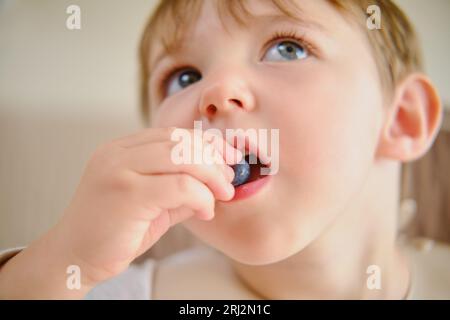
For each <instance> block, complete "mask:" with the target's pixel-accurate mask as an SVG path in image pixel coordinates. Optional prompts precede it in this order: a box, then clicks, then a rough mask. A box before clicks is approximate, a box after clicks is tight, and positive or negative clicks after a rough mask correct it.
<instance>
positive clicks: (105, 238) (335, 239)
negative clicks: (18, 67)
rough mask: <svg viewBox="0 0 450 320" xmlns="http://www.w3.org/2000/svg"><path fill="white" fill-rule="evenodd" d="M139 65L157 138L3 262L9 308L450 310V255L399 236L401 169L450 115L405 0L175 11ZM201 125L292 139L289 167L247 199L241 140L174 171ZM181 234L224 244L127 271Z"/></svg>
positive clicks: (118, 158)
mask: <svg viewBox="0 0 450 320" xmlns="http://www.w3.org/2000/svg"><path fill="white" fill-rule="evenodd" d="M371 5H376V6H377V7H376V8H378V9H379V10H380V11H379V12H380V13H381V24H380V28H371V27H370V28H369V25H370V23H369V22H368V21H367V20H368V15H367V14H366V12H367V9H368V7H369V6H371ZM141 62H142V93H143V95H142V98H143V99H142V100H143V111H144V112H143V114H144V116H145V118H146V119H147V120H150V122H151V127H152V128H151V129H146V130H143V131H141V132H138V133H136V134H134V135H130V136H127V137H124V138H121V139H116V140H114V141H112V142H110V143H107V144H105V145H102V146H100V147H99V148H98V149H97V150H96V152H95V153H94V155H93V157H92V158H91V160H90V162H89V163H88V166H87V168H86V171H85V173H84V175H83V177H82V179H81V182H80V185H79V187H78V189H77V191H76V193H75V196H74V198H73V200H72V202H71V203H70V205H69V206H68V207H67V209H66V212H65V213H64V215H63V217H62V219H61V220H60V221H59V222H58V223H57V224H56V225H55V226H54V227H53V228H52V229H51V230H49V231H48V233H46V234H45V235H44V236H43V237H42V238H40V239H38V240H36V241H35V242H34V243H32V244H31V245H30V246H29V247H27V248H26V249H24V250H22V251H20V252H19V250H10V251H8V252H5V253H4V255H3V261H5V263H4V265H3V267H2V269H1V270H0V296H1V297H3V298H83V297H86V294H88V293H89V294H88V297H90V298H107V297H115V298H117V297H122V298H151V299H170V298H173V299H198V298H199V299H202V298H203V299H248V298H252V299H261V298H262V299H404V298H407V299H426V298H450V275H449V274H448V272H446V270H447V269H448V264H449V263H450V253H449V252H450V251H449V248H448V246H446V245H443V244H435V246H434V247H429V250H428V251H423V252H422V251H419V250H417V249H415V248H414V247H411V246H406V247H405V246H401V245H400V244H399V243H398V241H397V217H398V206H399V177H400V172H401V163H402V162H408V161H414V160H416V159H418V158H420V157H421V156H422V155H423V154H425V153H426V152H427V150H428V149H429V148H430V146H431V145H432V143H433V141H434V138H435V136H436V134H437V132H438V130H439V127H440V123H441V119H442V109H441V104H440V101H439V98H438V95H437V93H436V90H435V88H434V87H433V85H432V84H431V82H430V80H429V79H428V78H427V77H426V76H424V75H423V74H422V65H421V60H420V52H419V47H418V44H417V39H416V36H415V34H414V32H413V29H412V27H411V25H410V23H409V22H408V20H407V18H406V17H405V16H404V15H403V13H402V12H401V11H400V10H399V9H398V8H397V7H396V6H395V5H394V4H393V3H392V2H391V1H388V0H386V1H382V0H379V1H364V0H328V1H327V0H296V1H281V0H272V1H260V0H248V1H202V0H196V1H194V0H189V1H186V0H178V1H176V0H174V1H163V2H161V4H160V5H159V7H158V8H157V10H156V11H155V13H154V15H153V16H152V18H151V20H150V22H149V24H148V25H147V27H146V29H145V32H144V36H143V39H142V44H141ZM189 76H192V77H193V78H192V79H189ZM150 110H151V112H150ZM196 120H200V121H202V124H203V129H205V130H206V129H211V128H214V129H219V130H220V132H225V131H226V130H227V129H230V128H231V129H236V128H243V129H257V130H258V129H278V130H279V168H278V170H277V171H278V172H277V173H276V174H274V175H268V176H265V177H260V179H258V180H253V181H249V182H248V183H245V184H243V185H241V186H238V187H233V185H232V184H231V182H232V180H233V179H234V172H233V170H232V169H231V167H230V166H231V165H234V164H236V163H237V162H240V161H241V159H242V157H243V156H244V154H245V153H246V152H245V150H244V149H242V148H237V147H236V145H235V144H234V143H233V141H230V140H227V139H224V140H218V142H219V144H218V145H221V146H225V148H226V149H224V150H225V151H226V152H221V156H222V157H223V159H222V160H224V161H222V163H221V162H220V161H218V160H217V159H215V160H214V161H215V162H214V163H215V164H213V165H210V164H206V163H193V164H182V165H177V164H175V163H174V162H173V161H172V158H171V152H172V150H173V148H174V147H175V145H176V143H175V142H174V141H173V140H172V139H171V137H172V134H173V133H174V131H175V130H177V129H175V128H184V129H186V130H185V131H184V132H185V133H186V134H189V135H191V136H192V137H193V139H196V135H198V133H196V132H194V131H193V130H188V129H191V128H193V126H194V121H196ZM250 142H252V141H250ZM218 145H216V147H217V146H218ZM258 147H259V148H262V147H261V146H258ZM236 149H240V150H239V151H237V150H236ZM224 150H222V151H224ZM259 151H261V150H259ZM231 155H233V156H231ZM262 181H263V182H262ZM237 195H239V196H237ZM180 222H182V223H183V225H184V226H185V227H186V228H188V229H189V230H190V231H191V232H192V233H193V234H194V235H196V236H197V237H198V238H199V239H200V240H202V241H203V242H205V243H206V244H208V245H209V246H211V247H212V248H214V249H211V250H206V249H205V250H200V252H197V251H191V252H189V253H186V252H183V253H179V254H177V255H175V256H173V257H169V258H166V259H164V260H163V261H159V262H156V261H147V263H144V264H143V265H141V266H134V265H132V266H131V267H130V263H131V262H132V261H133V260H134V259H135V258H136V257H138V256H139V255H141V254H142V253H143V252H145V251H146V250H148V249H149V248H150V247H151V246H152V245H153V244H154V243H155V242H157V241H158V239H159V238H160V237H161V236H162V235H163V234H164V233H165V232H166V231H167V230H168V229H169V228H170V227H171V226H173V225H175V224H177V223H180ZM8 259H9V260H8ZM6 260H8V261H7V262H6ZM68 266H75V267H77V268H78V269H74V270H79V272H80V273H79V274H80V275H81V286H80V288H78V289H76V290H71V289H70V288H69V287H70V286H69V285H68V283H67V277H68V275H67V273H66V272H67V270H68V269H67V268H68Z"/></svg>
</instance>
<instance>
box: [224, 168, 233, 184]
mask: <svg viewBox="0 0 450 320" xmlns="http://www.w3.org/2000/svg"><path fill="white" fill-rule="evenodd" d="M225 175H226V177H227V179H228V181H229V182H231V181H233V179H234V170H233V168H231V167H230V166H227V165H225Z"/></svg>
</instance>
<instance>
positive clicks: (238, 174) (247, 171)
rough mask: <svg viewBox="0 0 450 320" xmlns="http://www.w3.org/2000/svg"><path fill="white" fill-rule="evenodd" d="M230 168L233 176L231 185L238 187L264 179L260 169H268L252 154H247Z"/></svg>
mask: <svg viewBox="0 0 450 320" xmlns="http://www.w3.org/2000/svg"><path fill="white" fill-rule="evenodd" d="M232 168H233V170H234V174H235V177H234V179H233V182H232V185H233V186H234V187H238V186H240V185H243V184H247V183H250V182H253V181H256V180H258V179H262V178H264V177H265V176H266V174H264V175H263V174H262V173H263V170H262V168H268V166H266V165H264V164H263V163H261V161H260V159H259V158H258V157H257V156H255V155H254V154H247V155H245V157H244V159H243V160H242V161H241V162H240V163H238V164H236V165H234V166H232Z"/></svg>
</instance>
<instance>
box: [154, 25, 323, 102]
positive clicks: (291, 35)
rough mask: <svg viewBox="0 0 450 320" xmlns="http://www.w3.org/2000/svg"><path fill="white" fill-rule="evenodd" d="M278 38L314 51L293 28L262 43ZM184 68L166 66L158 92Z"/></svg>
mask: <svg viewBox="0 0 450 320" xmlns="http://www.w3.org/2000/svg"><path fill="white" fill-rule="evenodd" d="M279 40H285V41H289V40H295V42H297V44H299V45H300V46H302V47H303V48H304V49H305V50H306V51H307V52H308V53H310V54H315V53H316V47H314V46H313V45H312V44H311V43H310V42H309V41H307V40H306V39H305V35H304V34H299V33H298V32H297V30H295V29H292V30H280V31H276V32H275V33H273V34H272V36H271V37H269V40H268V41H267V42H266V44H265V45H264V48H266V49H268V48H267V47H268V45H269V44H270V45H271V44H272V43H273V42H275V41H279ZM185 68H186V69H189V68H190V67H189V66H187V65H181V66H174V67H171V68H168V69H167V70H166V71H164V72H163V74H162V75H161V77H160V81H158V83H159V84H160V85H159V88H158V92H159V93H160V94H161V95H162V96H164V94H165V92H164V91H165V88H166V86H167V82H168V81H169V78H170V77H171V76H172V75H173V74H175V73H177V72H179V71H181V70H182V69H185Z"/></svg>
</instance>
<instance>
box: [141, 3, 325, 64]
mask: <svg viewBox="0 0 450 320" xmlns="http://www.w3.org/2000/svg"><path fill="white" fill-rule="evenodd" d="M182 1H185V0H182ZM196 4H197V6H193V7H192V8H191V10H193V11H196V12H192V15H191V12H189V15H190V17H191V19H192V20H186V21H187V22H185V25H183V29H182V30H180V29H181V28H176V27H175V30H172V29H170V28H168V29H167V30H165V29H164V27H162V28H161V29H160V32H157V34H154V36H155V37H154V39H155V40H154V41H153V43H152V49H151V56H150V64H149V65H150V69H151V70H153V69H154V68H155V67H156V65H157V64H158V63H159V62H160V61H161V60H163V59H165V58H167V57H170V56H175V55H177V54H179V53H180V52H182V51H183V49H184V48H189V45H190V44H192V43H193V41H194V39H195V40H198V41H203V43H208V37H211V35H213V34H218V33H220V34H223V33H227V34H229V35H231V34H232V33H233V31H234V30H235V28H250V27H258V25H267V24H270V23H274V22H276V21H291V22H294V23H297V24H301V25H305V26H307V27H312V28H316V29H321V30H322V31H323V30H324V29H325V28H324V27H323V23H322V21H323V20H327V19H329V18H330V17H329V16H328V17H326V13H327V11H329V10H332V8H331V6H329V5H328V4H327V2H326V1H325V0H295V1H294V0H277V1H273V0H238V1H236V0H233V1H232V0H225V1H224V0H207V1H204V0H200V1H198V2H196ZM184 8H186V7H184ZM166 23H171V24H173V25H176V21H167V22H166ZM169 30H170V31H169ZM173 31H176V32H173Z"/></svg>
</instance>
